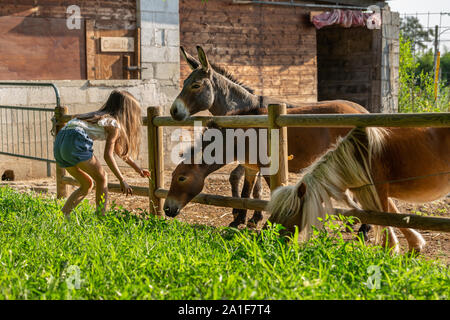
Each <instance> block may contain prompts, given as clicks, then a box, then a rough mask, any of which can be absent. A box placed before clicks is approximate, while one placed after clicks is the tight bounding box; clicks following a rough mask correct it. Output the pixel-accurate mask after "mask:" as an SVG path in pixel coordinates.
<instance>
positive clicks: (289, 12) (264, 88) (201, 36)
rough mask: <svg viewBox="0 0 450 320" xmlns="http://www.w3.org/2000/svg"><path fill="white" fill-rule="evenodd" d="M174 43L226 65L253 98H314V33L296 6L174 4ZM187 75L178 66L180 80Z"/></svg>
mask: <svg viewBox="0 0 450 320" xmlns="http://www.w3.org/2000/svg"><path fill="white" fill-rule="evenodd" d="M179 6H180V11H179V12H180V43H181V45H183V46H185V48H187V50H188V52H190V53H191V54H194V55H196V49H195V46H196V45H201V46H202V47H203V48H204V49H205V51H206V53H207V55H208V57H209V58H210V60H211V61H213V62H215V63H217V64H220V65H222V66H224V67H226V68H227V69H228V70H229V71H231V72H232V73H233V74H234V75H235V76H236V77H237V78H238V79H239V80H242V81H243V82H245V83H246V84H247V85H248V86H250V87H252V88H253V89H255V90H256V93H257V94H262V95H266V96H272V97H275V98H278V99H281V100H286V101H290V102H294V103H295V102H305V101H316V100H317V66H316V31H315V29H314V27H313V26H312V24H311V23H310V22H309V14H308V12H309V11H306V10H305V9H303V8H299V7H284V6H267V5H233V4H232V1H231V0H208V1H205V2H200V1H189V0H180V1H179ZM189 73H190V69H189V67H188V66H187V65H186V63H185V62H184V61H182V62H181V75H180V80H184V79H185V78H186V77H187V75H188V74H189Z"/></svg>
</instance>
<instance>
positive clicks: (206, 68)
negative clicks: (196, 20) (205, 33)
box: [197, 46, 210, 72]
mask: <svg viewBox="0 0 450 320" xmlns="http://www.w3.org/2000/svg"><path fill="white" fill-rule="evenodd" d="M197 52H198V59H199V60H200V63H201V64H202V68H203V70H204V71H206V72H208V71H209V69H210V65H209V61H208V58H207V57H206V53H205V51H203V49H202V47H200V46H197Z"/></svg>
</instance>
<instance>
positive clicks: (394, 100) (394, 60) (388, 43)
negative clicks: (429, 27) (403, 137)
mask: <svg viewBox="0 0 450 320" xmlns="http://www.w3.org/2000/svg"><path fill="white" fill-rule="evenodd" d="M381 14H382V17H381V19H382V27H381V84H380V86H381V88H380V89H381V109H380V112H384V113H394V112H397V111H398V92H399V87H398V85H399V84H398V83H399V54H400V42H399V33H400V16H399V13H398V12H391V11H390V9H389V6H388V5H386V6H385V7H384V8H383V9H382V10H381Z"/></svg>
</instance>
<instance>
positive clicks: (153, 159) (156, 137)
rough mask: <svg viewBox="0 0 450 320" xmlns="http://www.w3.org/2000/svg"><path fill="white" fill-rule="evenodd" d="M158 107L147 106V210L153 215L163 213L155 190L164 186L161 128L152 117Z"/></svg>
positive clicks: (157, 114) (155, 115)
mask: <svg viewBox="0 0 450 320" xmlns="http://www.w3.org/2000/svg"><path fill="white" fill-rule="evenodd" d="M160 114H161V111H160V109H159V108H158V107H148V108H147V137H148V168H149V170H150V181H149V212H150V213H151V214H155V215H163V212H162V208H163V199H162V198H158V197H157V196H156V194H155V191H156V190H158V189H161V188H163V187H164V152H163V145H162V139H163V128H162V127H157V126H155V125H154V124H153V119H154V118H155V117H158V116H160Z"/></svg>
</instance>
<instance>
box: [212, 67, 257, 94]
mask: <svg viewBox="0 0 450 320" xmlns="http://www.w3.org/2000/svg"><path fill="white" fill-rule="evenodd" d="M210 64H211V67H212V68H213V69H214V71H216V72H217V73H219V74H221V75H222V76H224V77H225V78H227V79H228V80H230V81H231V82H233V83H235V84H237V85H239V86H241V87H242V88H244V89H245V90H247V91H248V92H250V93H252V94H254V93H255V90H254V89H252V88H250V87H249V86H247V85H246V84H245V83H243V82H242V81H240V80H238V79H237V78H236V77H235V76H234V75H233V74H232V73H231V72H230V71H228V70H227V69H225V68H224V67H222V66H219V65H217V64H215V63H210Z"/></svg>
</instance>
